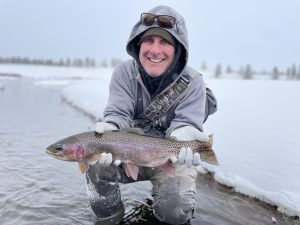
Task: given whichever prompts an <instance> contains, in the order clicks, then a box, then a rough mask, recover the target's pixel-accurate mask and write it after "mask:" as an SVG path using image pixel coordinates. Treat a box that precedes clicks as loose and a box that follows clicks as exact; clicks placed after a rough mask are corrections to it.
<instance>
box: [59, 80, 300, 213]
mask: <svg viewBox="0 0 300 225" xmlns="http://www.w3.org/2000/svg"><path fill="white" fill-rule="evenodd" d="M207 82H208V84H209V86H210V87H211V88H212V89H213V90H214V91H215V94H216V96H217V98H218V102H219V110H218V112H217V114H215V115H213V116H211V117H210V118H209V119H208V121H207V122H206V123H205V129H206V132H207V133H214V137H215V143H214V148H215V151H216V153H217V156H218V158H219V160H220V163H221V165H220V167H219V168H215V169H214V168H209V167H207V168H208V169H209V170H213V171H214V173H215V179H216V180H217V181H218V182H220V183H222V184H225V185H228V186H231V187H234V188H235V190H236V191H238V192H240V193H243V194H245V195H248V196H251V197H255V198H258V199H260V200H262V201H265V202H268V203H270V204H272V205H276V206H278V209H279V210H280V211H282V212H284V213H286V214H288V215H298V216H300V191H299V190H300V182H299V180H300V165H299V162H298V158H299V156H300V153H299V151H298V149H300V144H299V142H298V132H297V129H298V127H299V126H300V124H299V120H298V119H297V115H299V114H300V107H299V104H293V103H291V102H290V101H292V100H293V99H294V98H295V96H300V82H287V81H242V80H226V81H225V80H207ZM108 83H109V81H108V80H107V81H106V82H103V83H100V82H95V81H94V82H93V81H86V82H85V83H82V84H78V85H73V86H70V87H66V88H64V90H63V96H64V98H66V99H68V100H69V101H70V102H72V104H73V105H75V106H76V107H78V108H81V109H82V110H84V111H86V112H87V113H89V114H91V115H92V116H93V117H95V118H97V119H101V117H102V111H103V108H104V107H105V104H106V101H107V95H108V93H107V87H108ZM102 85H105V86H102ZM204 166H206V165H204Z"/></svg>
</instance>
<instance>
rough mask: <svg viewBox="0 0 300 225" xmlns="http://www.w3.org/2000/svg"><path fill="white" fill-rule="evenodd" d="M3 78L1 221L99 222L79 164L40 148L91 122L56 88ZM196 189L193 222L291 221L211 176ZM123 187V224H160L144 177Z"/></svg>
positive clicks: (5, 224)
mask: <svg viewBox="0 0 300 225" xmlns="http://www.w3.org/2000/svg"><path fill="white" fill-rule="evenodd" d="M1 83H3V84H4V87H5V88H4V90H2V91H0V182H1V185H0V224H1V225H23V224H24V225H25V224H28V225H29V224H30V225H33V224H44V225H48V224H49V225H52V224H60V225H64V224H83V225H85V224H87V225H91V224H101V223H99V222H98V223H97V222H96V220H95V219H94V217H93V214H92V212H91V209H90V206H89V201H88V198H87V193H86V186H85V181H84V180H85V179H84V175H82V174H81V173H80V172H79V170H78V168H77V164H76V163H69V162H65V161H60V160H56V159H53V158H52V157H49V156H48V155H47V154H46V153H45V149H46V147H47V146H48V145H49V144H51V143H53V142H55V141H57V140H58V139H61V138H63V137H66V136H70V135H72V134H75V133H80V132H83V131H89V130H92V129H93V124H94V122H95V121H93V120H92V119H91V118H89V117H88V116H86V115H85V114H83V113H81V112H80V111H78V110H76V109H75V108H73V107H71V106H70V105H68V104H67V103H66V102H64V101H62V100H61V97H60V93H61V87H59V86H54V87H42V86H37V85H35V84H34V82H33V81H32V80H27V79H17V80H15V81H9V80H8V81H1ZM197 189H198V193H197V199H196V200H197V208H196V210H195V218H194V219H193V220H192V224H218V225H219V224H270V223H272V221H273V220H272V219H273V218H276V221H277V222H278V223H279V224H296V223H294V220H293V219H289V218H286V217H285V216H284V215H282V214H280V213H278V212H277V211H276V209H275V208H274V207H271V206H268V205H266V204H264V203H261V202H257V201H255V200H252V199H250V198H247V197H245V196H242V195H239V194H237V193H234V192H233V191H232V189H231V188H227V187H224V186H222V185H219V184H217V183H216V182H214V181H213V179H212V178H211V176H210V175H199V178H198V183H197ZM121 192H122V198H123V200H124V203H125V208H126V212H125V213H126V214H125V216H124V220H123V222H122V223H121V224H159V221H157V220H156V219H155V217H154V216H153V214H152V211H151V207H150V206H149V205H151V195H150V193H151V184H150V183H149V182H139V183H135V184H128V185H121ZM251 222H254V223H251Z"/></svg>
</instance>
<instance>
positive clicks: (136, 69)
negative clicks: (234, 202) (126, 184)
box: [104, 6, 206, 136]
mask: <svg viewBox="0 0 300 225" xmlns="http://www.w3.org/2000/svg"><path fill="white" fill-rule="evenodd" d="M149 13H152V14H154V15H170V16H173V17H175V18H176V24H175V25H174V26H173V27H172V28H168V29H167V28H163V29H165V30H166V31H168V32H169V33H170V34H171V35H172V36H173V37H174V38H175V39H176V41H177V42H178V45H177V47H176V53H175V59H176V61H175V62H174V63H173V64H172V65H171V66H170V68H169V69H168V70H167V71H166V72H165V73H164V74H163V75H161V77H163V81H162V83H163V84H162V85H161V89H160V90H159V91H158V93H156V94H159V93H160V92H161V91H163V90H164V89H165V88H168V86H169V85H171V84H172V83H173V82H174V80H176V79H177V78H178V76H182V75H184V74H185V75H188V76H189V77H190V78H191V80H190V84H189V86H188V88H187V90H186V91H185V92H184V93H183V94H182V95H181V96H180V97H179V100H178V101H177V102H176V104H174V105H173V107H172V108H171V109H170V110H169V111H168V112H167V113H166V114H165V115H164V116H163V117H162V118H161V126H162V127H163V128H165V131H158V130H156V129H155V128H153V127H152V128H150V129H149V128H147V133H149V134H153V135H155V136H165V135H166V136H169V135H170V133H171V132H172V131H173V130H174V129H176V128H179V127H182V126H193V127H196V128H198V129H199V130H201V131H203V127H202V124H203V122H204V120H205V100H206V90H205V84H204V81H203V78H202V75H201V74H199V73H198V72H197V71H195V70H194V69H192V68H191V67H189V66H187V59H188V47H189V44H188V34H187V30H186V25H185V21H184V18H183V17H182V16H181V15H180V14H179V13H178V12H176V11H175V10H174V9H172V8H170V7H168V6H157V7H155V8H153V9H151V10H150V11H149ZM152 27H159V25H158V24H157V23H156V20H155V21H154V23H153V24H152V25H151V26H146V25H144V24H142V23H141V21H138V22H137V23H136V24H135V25H134V27H133V28H132V31H131V33H130V37H129V40H128V42H127V46H126V50H127V52H128V54H129V55H131V56H132V58H133V59H131V60H128V61H125V62H123V63H121V64H119V65H118V66H117V67H116V68H115V70H114V72H113V75H112V79H111V83H110V87H109V91H110V93H109V99H108V103H107V106H106V108H105V110H104V121H105V122H110V123H113V124H115V125H117V126H118V127H119V128H120V129H126V128H129V127H134V126H135V125H136V123H135V118H136V114H137V109H138V108H139V106H138V105H139V104H142V108H143V110H144V109H145V108H146V107H147V106H148V105H149V104H150V102H151V100H152V98H153V96H151V95H150V93H149V90H148V89H147V84H145V79H147V78H145V76H147V74H146V72H145V71H144V69H143V67H142V65H141V63H140V62H139V45H138V43H139V41H140V37H141V36H142V34H143V33H144V32H145V31H146V30H148V29H150V28H152ZM178 49H179V51H178ZM178 52H179V53H178ZM176 54H177V55H176ZM139 85H140V87H139ZM139 90H140V91H141V93H140V94H138V91H139ZM144 131H145V129H144Z"/></svg>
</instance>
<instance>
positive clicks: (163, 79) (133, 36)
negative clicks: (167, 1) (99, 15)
mask: <svg viewBox="0 0 300 225" xmlns="http://www.w3.org/2000/svg"><path fill="white" fill-rule="evenodd" d="M148 13H152V14H154V15H169V16H172V17H174V18H176V23H175V25H174V26H173V27H172V28H162V27H160V26H159V25H158V24H157V21H156V20H155V21H154V23H153V24H152V25H151V26H146V25H144V24H142V23H141V21H140V18H139V21H138V22H137V23H136V24H135V25H134V27H133V28H132V31H131V33H130V36H129V40H128V42H127V45H126V50H127V53H128V54H129V55H131V56H132V57H133V58H134V59H135V60H136V61H137V63H138V65H139V68H140V71H141V74H142V78H143V80H144V83H145V84H146V87H147V89H148V91H149V92H150V94H151V96H155V95H157V94H158V93H160V92H161V91H162V90H163V89H164V88H165V87H167V86H168V85H170V84H171V83H172V82H173V81H174V80H175V79H176V78H177V77H178V76H179V75H180V74H181V72H182V70H183V69H184V68H185V66H186V64H187V60H188V47H189V43H188V34H187V29H186V24H185V20H184V18H183V17H182V16H181V15H180V14H179V13H178V12H176V11H175V10H174V9H172V8H171V7H168V6H162V5H161V6H157V7H155V8H153V9H151V10H149V11H148ZM153 27H159V28H161V29H164V30H166V31H167V32H169V33H170V34H171V35H172V36H173V37H174V38H175V40H176V42H177V46H176V52H175V57H174V62H173V64H172V65H171V67H170V68H169V69H168V70H167V71H166V72H165V73H164V74H162V76H160V77H156V78H153V77H150V76H149V75H148V74H147V73H146V71H145V70H144V69H143V67H142V65H141V63H140V61H139V48H140V47H139V45H138V43H139V41H140V39H141V36H142V35H143V33H144V32H145V31H146V30H148V29H150V28H153Z"/></svg>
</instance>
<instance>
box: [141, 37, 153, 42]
mask: <svg viewBox="0 0 300 225" xmlns="http://www.w3.org/2000/svg"><path fill="white" fill-rule="evenodd" d="M143 42H145V43H153V38H151V37H146V38H145V39H144V40H143Z"/></svg>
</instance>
